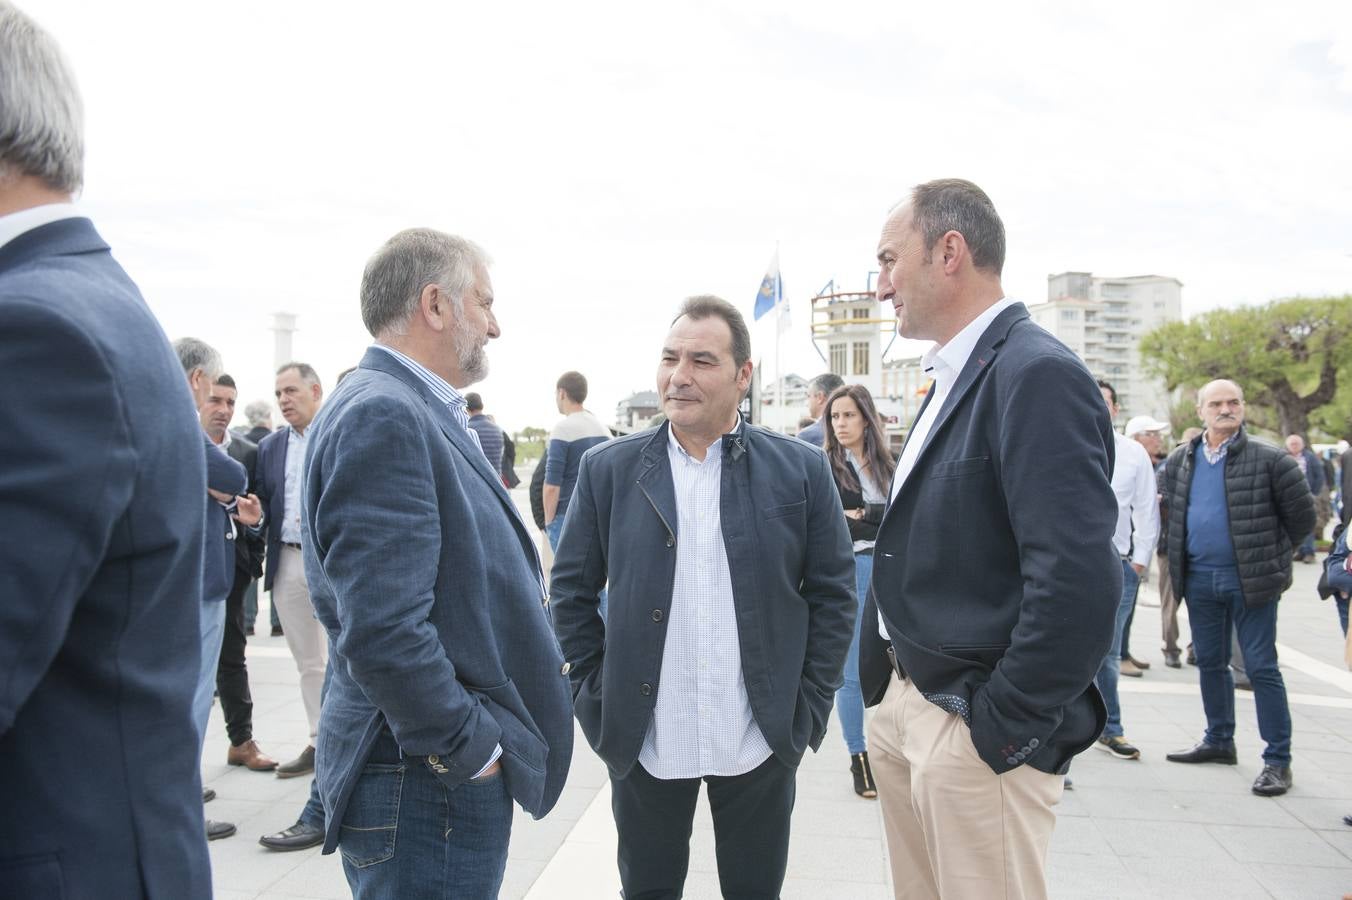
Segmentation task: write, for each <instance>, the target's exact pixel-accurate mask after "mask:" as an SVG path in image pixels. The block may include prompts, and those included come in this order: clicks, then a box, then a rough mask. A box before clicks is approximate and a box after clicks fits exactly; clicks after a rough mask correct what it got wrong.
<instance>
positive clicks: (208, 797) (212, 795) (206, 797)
mask: <svg viewBox="0 0 1352 900" xmlns="http://www.w3.org/2000/svg"><path fill="white" fill-rule="evenodd" d="M215 799H216V792H215V791H214V790H212V789H211V788H208V787H204V788H202V802H203V803H210V802H211V801H212V800H215Z"/></svg>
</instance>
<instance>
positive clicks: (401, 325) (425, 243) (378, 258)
mask: <svg viewBox="0 0 1352 900" xmlns="http://www.w3.org/2000/svg"><path fill="white" fill-rule="evenodd" d="M489 262H490V260H489V258H488V254H486V253H484V251H483V248H481V247H480V246H479V245H478V244H476V243H474V242H473V241H469V240H466V239H465V238H462V237H456V236H455V235H452V234H446V233H445V232H442V231H436V230H434V229H431V228H409V229H407V230H405V231H401V232H399V233H398V234H396V235H395V236H394V237H392V238H390V239H389V240H388V241H386V242H385V244H384V246H382V247H381V248H380V249H379V250H377V251H376V252H375V255H373V256H372V257H371V259H370V260H369V261H368V262H367V263H366V271H365V272H364V273H363V274H362V278H361V319H362V322H364V323H365V324H366V330H367V331H369V332H370V333H371V336H372V337H375V338H379V337H381V336H382V335H384V334H387V333H394V334H406V333H407V331H408V326H409V322H410V321H411V319H412V318H413V314H414V312H415V311H416V310H417V308H418V300H419V298H420V297H421V296H422V292H423V288H425V287H427V286H428V285H429V284H436V285H439V286H440V287H441V288H442V289H443V290H445V291H446V292H447V293H448V294H450V297H451V304H452V306H453V308H454V309H455V312H456V315H457V316H458V315H462V314H463V313H464V311H465V293H466V292H467V291H468V290H469V289H470V288H472V287H473V286H474V282H475V280H476V279H477V278H478V277H479V274H480V273H481V272H483V271H484V270H486V269H487V268H488V264H489Z"/></svg>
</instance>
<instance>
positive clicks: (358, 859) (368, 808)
mask: <svg viewBox="0 0 1352 900" xmlns="http://www.w3.org/2000/svg"><path fill="white" fill-rule="evenodd" d="M403 787H404V767H403V766H401V765H400V766H393V765H380V764H375V763H372V764H370V765H367V766H366V768H364V769H362V773H361V776H360V777H359V778H358V779H357V783H356V785H355V786H354V787H353V788H352V796H351V798H350V799H349V800H348V802H347V811H346V812H345V813H343V822H342V824H341V825H340V826H339V829H338V851H339V852H340V853H342V854H343V859H344V860H345V861H347V862H348V863H349V864H351V865H352V866H354V867H356V868H358V869H364V868H367V867H368V866H374V865H376V864H377V863H382V862H385V861H386V860H390V859H393V858H394V838H395V835H396V834H397V833H398V831H399V797H400V794H401V793H402V792H403Z"/></svg>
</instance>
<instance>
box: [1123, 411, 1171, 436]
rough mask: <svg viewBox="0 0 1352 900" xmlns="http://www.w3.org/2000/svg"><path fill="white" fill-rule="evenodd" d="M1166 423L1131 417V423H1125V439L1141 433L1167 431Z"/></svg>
mask: <svg viewBox="0 0 1352 900" xmlns="http://www.w3.org/2000/svg"><path fill="white" fill-rule="evenodd" d="M1168 430H1169V423H1168V422H1157V421H1155V420H1154V419H1152V418H1150V417H1149V416H1133V417H1132V419H1131V421H1129V422H1127V430H1126V432H1125V433H1126V436H1127V437H1136V435H1138V434H1140V433H1141V432H1143V431H1168Z"/></svg>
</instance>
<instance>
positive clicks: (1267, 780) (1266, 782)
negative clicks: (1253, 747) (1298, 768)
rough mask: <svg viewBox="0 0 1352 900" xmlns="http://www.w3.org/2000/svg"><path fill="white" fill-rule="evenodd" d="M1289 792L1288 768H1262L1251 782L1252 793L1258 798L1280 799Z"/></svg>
mask: <svg viewBox="0 0 1352 900" xmlns="http://www.w3.org/2000/svg"><path fill="white" fill-rule="evenodd" d="M1289 790H1291V767H1290V766H1263V771H1261V772H1259V773H1258V777H1257V778H1256V779H1254V782H1253V792H1254V793H1255V794H1257V795H1258V796H1260V797H1280V796H1281V795H1282V794H1285V793H1286V792H1287V791H1289Z"/></svg>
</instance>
